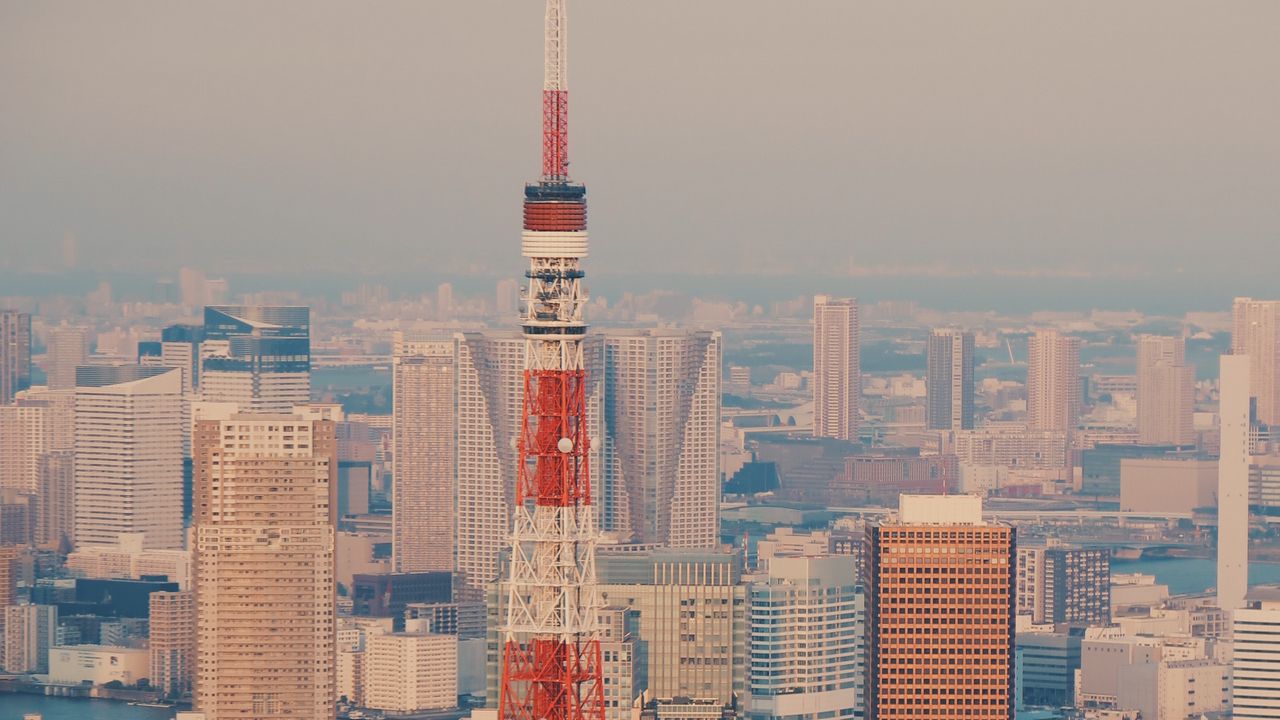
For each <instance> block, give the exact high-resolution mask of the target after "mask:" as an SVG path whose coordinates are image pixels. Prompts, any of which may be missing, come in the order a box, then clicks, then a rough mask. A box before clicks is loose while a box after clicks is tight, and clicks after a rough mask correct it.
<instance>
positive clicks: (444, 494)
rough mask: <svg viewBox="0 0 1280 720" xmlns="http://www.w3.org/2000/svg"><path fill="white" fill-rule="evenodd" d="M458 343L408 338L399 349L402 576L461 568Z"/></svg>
mask: <svg viewBox="0 0 1280 720" xmlns="http://www.w3.org/2000/svg"><path fill="white" fill-rule="evenodd" d="M456 355H457V343H456V341H455V340H453V339H448V340H415V339H406V338H405V337H404V336H403V335H401V334H398V335H397V337H396V340H395V344H394V347H393V350H392V374H391V385H392V397H393V402H392V406H393V408H394V410H393V418H392V433H391V434H392V448H393V451H394V454H395V471H394V476H393V481H392V484H391V487H392V501H391V511H392V519H391V558H392V569H393V570H394V571H396V572H420V571H426V570H453V569H454V549H453V547H454V546H453V542H454V533H455V532H456V528H455V524H454V522H455V521H454V515H455V513H454V507H453V504H454V470H455V456H454V392H455V389H456V387H457V379H458V364H457V360H456Z"/></svg>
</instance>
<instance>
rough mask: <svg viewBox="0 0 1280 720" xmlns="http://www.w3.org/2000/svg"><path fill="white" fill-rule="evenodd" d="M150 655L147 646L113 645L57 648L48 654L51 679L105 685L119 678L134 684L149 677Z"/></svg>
mask: <svg viewBox="0 0 1280 720" xmlns="http://www.w3.org/2000/svg"><path fill="white" fill-rule="evenodd" d="M150 655H151V653H150V651H149V650H147V649H146V648H129V647H116V646H111V645H72V646H69V647H55V648H53V650H52V651H51V652H50V653H49V682H51V683H54V684H58V685H79V684H81V683H85V682H88V683H92V684H94V685H105V684H107V683H109V682H112V681H115V680H118V681H120V682H121V683H123V684H124V685H134V684H136V683H137V682H138V681H139V680H141V679H143V678H148V677H150V675H151V664H150V663H151V659H150Z"/></svg>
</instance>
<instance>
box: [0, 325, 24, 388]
mask: <svg viewBox="0 0 1280 720" xmlns="http://www.w3.org/2000/svg"><path fill="white" fill-rule="evenodd" d="M28 387H31V316H30V315H28V314H27V313H20V312H18V311H17V310H0V405H7V404H9V403H11V402H13V396H14V395H15V394H17V393H18V391H20V390H25V389H27V388H28Z"/></svg>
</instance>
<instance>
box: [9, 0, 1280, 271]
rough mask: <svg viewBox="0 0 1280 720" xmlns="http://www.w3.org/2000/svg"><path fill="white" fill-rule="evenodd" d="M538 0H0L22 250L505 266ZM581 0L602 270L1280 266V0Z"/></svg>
mask: <svg viewBox="0 0 1280 720" xmlns="http://www.w3.org/2000/svg"><path fill="white" fill-rule="evenodd" d="M539 13H540V9H539V8H538V7H537V3H525V2H514V3H513V2H505V1H501V0H471V1H469V2H462V3H416V2H386V3H379V4H377V5H376V6H373V7H367V6H364V5H360V4H353V3H342V2H332V1H330V0H321V1H319V2H305V3H298V2H284V3H270V4H268V5H262V4H260V3H249V2H228V3H200V4H194V5H193V4H167V3H149V2H132V1H125V2H113V3H109V4H108V3H86V2H79V3H31V2H18V3H6V5H5V7H4V8H3V9H2V10H0V85H2V86H3V87H4V88H5V93H4V95H5V97H4V101H3V104H4V112H3V113H0V137H3V138H4V143H3V146H2V147H3V148H4V161H3V163H0V214H2V215H3V217H4V225H3V228H4V234H3V238H0V242H2V243H3V246H4V248H5V252H4V253H3V254H2V255H0V256H2V258H3V259H0V268H3V270H4V272H5V276H6V277H9V276H11V274H12V273H13V272H15V271H17V272H24V271H31V270H36V269H50V268H56V267H58V266H59V265H60V261H61V259H60V257H59V255H58V249H59V247H60V244H61V242H62V240H63V238H64V237H65V236H66V235H67V234H72V235H74V236H75V238H76V239H77V241H78V245H79V253H80V258H79V261H80V263H81V264H82V265H83V266H91V267H94V268H99V269H102V270H111V271H134V270H139V269H142V270H146V271H148V272H170V273H171V272H173V271H174V270H176V268H177V267H179V266H181V265H184V264H197V265H200V266H203V267H206V268H207V269H209V270H210V271H215V272H221V273H249V274H252V273H261V272H268V271H275V272H280V273H291V274H310V273H318V274H336V273H352V274H354V273H359V274H363V275H369V276H375V277H376V276H378V275H381V274H393V275H394V274H397V273H403V272H406V271H407V272H427V273H441V274H460V275H466V274H476V273H479V274H486V275H487V274H510V273H511V272H513V271H516V270H518V266H517V264H516V262H515V258H514V257H510V256H509V255H510V253H507V252H504V251H505V250H507V249H508V248H509V247H510V228H511V227H513V226H514V224H515V223H516V222H517V213H516V210H517V209H516V207H515V206H514V205H513V204H512V203H511V202H510V198H512V197H515V196H517V195H518V192H519V184H518V182H517V179H518V178H521V177H524V176H525V175H526V174H527V173H528V169H529V167H530V166H531V164H532V162H533V161H534V159H535V158H536V155H535V154H534V153H532V152H531V149H535V148H536V134H535V133H536V130H537V127H536V122H537V107H536V89H537V82H538V74H539V72H540V70H541V68H540V67H539V66H538V64H537V63H530V62H528V58H530V57H536V56H537V53H538V38H537V37H536V36H535V35H530V34H529V33H528V32H527V28H528V27H530V26H531V24H532V25H536V24H537V23H538V22H539V20H538V18H539ZM575 13H576V14H575V16H574V19H573V27H574V29H575V31H576V32H575V37H576V38H577V43H576V44H575V46H574V48H573V58H574V60H575V63H574V65H573V69H572V71H571V76H570V77H571V84H572V86H573V87H574V89H575V90H576V91H577V92H576V94H575V98H577V99H576V100H575V103H574V106H573V108H572V112H573V127H574V129H575V132H574V138H575V155H574V165H573V170H574V174H575V175H576V176H578V177H582V178H584V179H586V178H589V179H590V180H591V181H592V183H593V185H594V186H595V187H596V190H595V192H594V194H593V206H592V210H593V217H594V218H595V222H594V223H593V224H594V228H595V231H596V233H595V234H596V237H597V238H598V241H597V242H596V243H595V245H594V247H593V265H594V267H596V268H598V271H599V273H600V274H602V275H605V276H609V275H614V274H619V273H630V272H635V271H645V272H651V271H662V272H678V273H692V274H695V275H705V274H709V273H728V274H733V275H794V274H820V275H837V276H838V275H841V274H847V273H849V272H850V270H851V269H852V272H853V273H854V274H855V275H866V274H870V275H882V274H883V275H891V276H902V275H906V276H918V275H925V276H934V275H942V276H947V275H955V274H959V275H962V276H963V275H966V274H969V273H977V274H979V275H982V276H986V275H991V274H996V273H1004V274H1010V273H1016V274H1023V273H1034V274H1036V275H1041V276H1043V275H1050V276H1052V275H1063V274H1066V275H1070V276H1073V277H1075V276H1081V275H1083V276H1091V275H1092V276H1099V275H1101V276H1107V277H1110V276H1123V277H1125V278H1136V279H1137V280H1138V281H1140V282H1141V281H1143V279H1145V278H1147V277H1149V276H1155V277H1157V278H1159V279H1160V280H1161V281H1164V282H1167V283H1171V284H1176V285H1179V286H1182V287H1186V288H1188V289H1195V287H1196V285H1197V284H1198V283H1199V282H1200V280H1199V279H1198V278H1197V277H1196V276H1197V272H1196V271H1199V272H1200V273H1208V272H1209V271H1213V272H1214V273H1231V274H1233V275H1240V276H1242V277H1243V279H1244V281H1246V282H1254V281H1256V280H1257V279H1258V278H1260V277H1265V276H1268V275H1272V274H1274V273H1275V272H1276V271H1280V259H1277V255H1276V253H1273V252H1267V250H1268V249H1269V248H1271V247H1273V246H1274V244H1275V243H1277V242H1278V241H1280V230H1278V229H1280V207H1278V206H1277V204H1276V203H1275V202H1274V199H1275V197H1277V196H1278V195H1280V169H1278V168H1280V138H1278V137H1277V134H1276V133H1275V131H1274V129H1275V127H1277V125H1280V89H1278V86H1277V85H1276V83H1275V82H1274V70H1273V69H1274V68H1275V67H1277V66H1278V65H1280V47H1277V44H1276V43H1275V42H1274V36H1273V34H1272V32H1271V29H1272V28H1274V27H1275V26H1276V24H1277V23H1278V22H1280V8H1278V7H1277V6H1276V5H1275V4H1274V3H1269V2H1265V1H1259V2H1238V3H1231V4H1230V5H1229V6H1226V7H1216V6H1213V5H1209V4H1204V3H1194V2H1156V1H1154V0H1151V1H1142V2H1132V3H1124V4H1121V5H1116V4H1108V5H1106V6H1104V7H1099V6H1089V5H1078V4H1071V3H1031V4H1028V3H1020V2H979V3H965V4H954V5H953V4H937V3H896V2H860V3H848V2H838V1H826V0H813V1H810V2H800V3H788V4H787V5H786V6H785V7H779V6H777V5H776V4H772V3H763V2H731V1H729V0H702V1H700V2H696V3H685V2H675V1H673V0H660V1H657V2H645V3H621V2H596V3H582V7H579V8H576V9H575ZM664 257H669V258H672V260H674V262H672V261H667V260H661V259H660V258H664ZM495 263H497V264H495ZM975 284H977V283H975ZM1151 284H1152V285H1155V283H1151ZM962 287H963V285H957V289H960V288H962Z"/></svg>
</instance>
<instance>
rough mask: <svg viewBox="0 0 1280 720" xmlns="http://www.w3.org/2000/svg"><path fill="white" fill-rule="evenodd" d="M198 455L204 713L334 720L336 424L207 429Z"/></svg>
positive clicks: (216, 422) (294, 418)
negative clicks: (332, 491) (332, 493)
mask: <svg viewBox="0 0 1280 720" xmlns="http://www.w3.org/2000/svg"><path fill="white" fill-rule="evenodd" d="M194 448H195V481H196V502H195V523H196V549H195V553H196V581H195V594H196V618H197V620H196V628H197V634H196V678H195V706H196V709H197V710H199V711H201V712H203V713H205V718H206V720H227V719H228V718H245V717H255V718H284V717H296V718H326V717H332V716H333V703H334V700H335V696H334V687H335V685H334V684H335V677H334V642H335V627H334V623H335V619H334V591H335V586H334V565H333V563H334V556H333V552H334V517H333V508H332V506H331V504H330V486H331V485H332V484H333V483H334V482H336V479H337V466H338V461H337V440H336V438H335V432H334V422H333V421H332V420H318V419H311V418H310V417H308V415H306V414H303V413H298V414H284V413H273V414H248V413H243V414H230V415H228V416H226V417H225V418H224V419H201V420H197V421H196V430H195V439H194Z"/></svg>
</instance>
